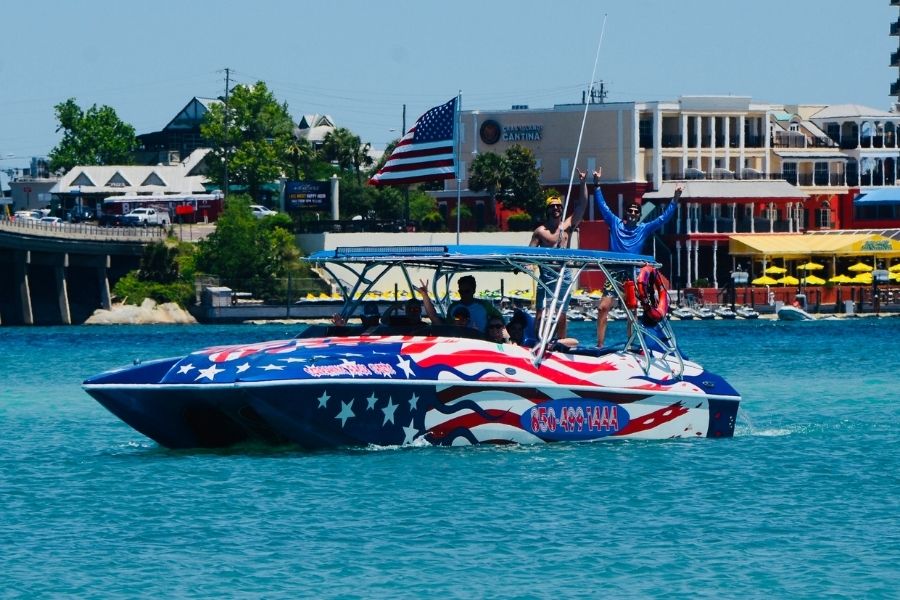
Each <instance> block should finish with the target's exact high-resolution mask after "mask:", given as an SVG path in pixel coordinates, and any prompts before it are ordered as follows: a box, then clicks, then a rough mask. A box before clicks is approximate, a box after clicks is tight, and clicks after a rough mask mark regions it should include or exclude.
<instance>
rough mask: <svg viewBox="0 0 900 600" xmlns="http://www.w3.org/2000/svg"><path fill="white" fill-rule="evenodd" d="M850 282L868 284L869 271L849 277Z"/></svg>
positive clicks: (870, 276)
mask: <svg viewBox="0 0 900 600" xmlns="http://www.w3.org/2000/svg"><path fill="white" fill-rule="evenodd" d="M850 283H864V284H866V285H869V284H870V283H872V274H871V273H857V274H856V275H855V276H854V277H853V278H851V279H850Z"/></svg>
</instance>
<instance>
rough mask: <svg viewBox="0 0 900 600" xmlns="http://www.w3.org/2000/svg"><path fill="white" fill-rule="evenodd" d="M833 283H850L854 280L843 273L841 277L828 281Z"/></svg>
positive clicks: (836, 276)
mask: <svg viewBox="0 0 900 600" xmlns="http://www.w3.org/2000/svg"><path fill="white" fill-rule="evenodd" d="M828 281H830V282H831V283H850V282H851V281H852V279H850V278H849V277H847V276H846V275H844V274H843V273H841V274H840V275H835V276H834V277H831V278H829V279H828Z"/></svg>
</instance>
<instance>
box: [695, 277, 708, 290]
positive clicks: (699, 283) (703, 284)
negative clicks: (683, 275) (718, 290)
mask: <svg viewBox="0 0 900 600" xmlns="http://www.w3.org/2000/svg"><path fill="white" fill-rule="evenodd" d="M693 287H698V288H708V287H709V279H707V278H706V277H700V278H699V279H695V280H694V286H693Z"/></svg>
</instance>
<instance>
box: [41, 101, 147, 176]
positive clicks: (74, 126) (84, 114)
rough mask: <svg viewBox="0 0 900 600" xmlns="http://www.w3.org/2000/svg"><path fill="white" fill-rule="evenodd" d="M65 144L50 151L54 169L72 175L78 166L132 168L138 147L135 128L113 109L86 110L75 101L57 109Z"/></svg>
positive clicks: (96, 108)
mask: <svg viewBox="0 0 900 600" xmlns="http://www.w3.org/2000/svg"><path fill="white" fill-rule="evenodd" d="M53 108H54V111H55V113H56V120H57V121H58V123H59V126H58V127H57V128H56V131H57V132H60V131H61V132H62V140H60V142H59V144H58V145H57V146H56V147H55V148H53V150H51V151H50V169H51V170H53V171H68V170H69V169H71V168H72V167H74V166H76V165H130V164H132V163H133V162H134V156H133V153H134V151H135V150H136V149H137V147H138V141H137V138H136V137H135V134H134V127H132V126H131V125H129V124H128V123H125V122H123V121H122V120H120V119H119V117H118V115H116V111H115V110H113V109H112V108H110V107H109V106H101V107H99V108H98V107H97V105H96V104H94V105H92V106H91V107H90V108H89V109H87V110H86V111H85V110H82V109H81V107H79V106H78V104H76V102H75V99H74V98H69V99H68V100H66V101H65V102H62V103H60V104H57V105H56V106H54V107H53Z"/></svg>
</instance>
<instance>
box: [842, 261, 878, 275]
mask: <svg viewBox="0 0 900 600" xmlns="http://www.w3.org/2000/svg"><path fill="white" fill-rule="evenodd" d="M847 270H848V271H853V272H854V273H868V272H869V271H871V270H872V267H870V266H869V265H867V264H866V263H864V262H858V263H856V264H855V265H850V266H849V267H847Z"/></svg>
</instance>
